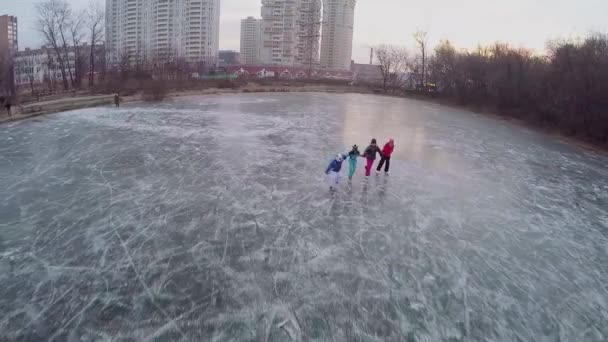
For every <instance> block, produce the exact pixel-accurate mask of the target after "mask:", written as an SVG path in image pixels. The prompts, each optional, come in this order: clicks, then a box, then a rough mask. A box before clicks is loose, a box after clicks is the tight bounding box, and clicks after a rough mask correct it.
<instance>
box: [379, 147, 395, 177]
mask: <svg viewBox="0 0 608 342" xmlns="http://www.w3.org/2000/svg"><path fill="white" fill-rule="evenodd" d="M394 149H395V140H393V139H389V140H388V142H387V143H386V144H385V145H384V147H383V148H382V158H380V163H378V167H377V168H376V173H380V170H382V165H384V163H386V166H385V167H384V174H385V175H387V176H388V169H389V167H390V165H391V154H393V150H394Z"/></svg>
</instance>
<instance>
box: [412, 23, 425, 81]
mask: <svg viewBox="0 0 608 342" xmlns="http://www.w3.org/2000/svg"><path fill="white" fill-rule="evenodd" d="M414 40H415V41H416V44H418V48H419V49H420V54H421V55H422V66H421V68H422V71H421V73H420V77H419V78H420V83H421V85H422V87H424V86H425V82H424V81H425V80H424V78H425V75H426V50H427V44H428V34H427V32H425V31H421V30H417V31H416V32H414Z"/></svg>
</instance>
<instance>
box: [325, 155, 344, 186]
mask: <svg viewBox="0 0 608 342" xmlns="http://www.w3.org/2000/svg"><path fill="white" fill-rule="evenodd" d="M346 157H347V156H346V155H343V154H338V155H337V156H336V159H334V160H332V161H331V163H329V165H328V166H327V169H326V170H325V174H326V175H327V183H328V184H329V190H333V189H334V187H335V186H337V185H338V183H339V182H340V170H341V169H342V162H343V161H344V159H345V158H346Z"/></svg>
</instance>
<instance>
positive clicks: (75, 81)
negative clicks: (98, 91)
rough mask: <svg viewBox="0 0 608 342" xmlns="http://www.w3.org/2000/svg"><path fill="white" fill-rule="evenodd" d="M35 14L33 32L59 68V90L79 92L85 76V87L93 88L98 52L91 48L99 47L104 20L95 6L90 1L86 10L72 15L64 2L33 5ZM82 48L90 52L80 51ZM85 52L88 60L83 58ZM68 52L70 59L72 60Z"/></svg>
mask: <svg viewBox="0 0 608 342" xmlns="http://www.w3.org/2000/svg"><path fill="white" fill-rule="evenodd" d="M36 12H37V15H38V20H37V29H38V31H39V32H40V33H41V34H42V36H43V37H44V42H45V45H46V46H48V47H49V49H50V50H51V51H52V52H53V53H54V56H52V57H53V58H54V59H55V60H56V61H57V64H58V66H59V71H60V73H61V78H62V85H63V89H64V90H68V89H70V87H71V88H74V89H75V88H80V87H81V81H82V79H83V78H84V77H83V76H84V75H85V74H87V73H88V82H89V86H93V85H94V83H95V76H94V75H95V72H96V70H97V69H96V66H97V65H96V60H97V58H96V53H98V50H99V49H96V48H95V47H96V46H98V45H100V44H102V43H103V31H104V19H105V14H104V11H103V9H102V8H101V7H100V5H99V3H97V2H95V1H91V3H90V4H89V7H88V8H87V9H86V10H84V11H81V12H74V11H73V10H72V8H71V6H70V4H69V3H67V2H66V1H65V0H44V1H41V2H39V3H37V4H36ZM85 43H86V44H85ZM83 45H89V46H90V48H88V49H83ZM70 50H71V51H70ZM85 51H86V52H87V54H88V56H85V55H84V52H85ZM70 52H72V53H73V55H74V58H72V59H71V58H70V57H69V56H70ZM102 53H103V52H102ZM49 60H51V56H49ZM72 63H73V64H72ZM85 66H86V67H88V68H86V67H85ZM72 70H74V72H72Z"/></svg>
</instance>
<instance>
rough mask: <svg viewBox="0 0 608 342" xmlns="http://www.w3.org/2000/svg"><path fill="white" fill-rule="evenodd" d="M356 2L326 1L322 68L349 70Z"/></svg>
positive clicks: (342, 0) (345, 0)
mask: <svg viewBox="0 0 608 342" xmlns="http://www.w3.org/2000/svg"><path fill="white" fill-rule="evenodd" d="M355 4H356V0H324V4H323V33H322V37H321V67H323V68H328V69H338V70H349V69H350V63H351V57H352V50H353V25H354V18H355Z"/></svg>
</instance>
